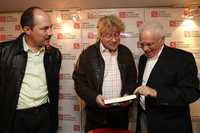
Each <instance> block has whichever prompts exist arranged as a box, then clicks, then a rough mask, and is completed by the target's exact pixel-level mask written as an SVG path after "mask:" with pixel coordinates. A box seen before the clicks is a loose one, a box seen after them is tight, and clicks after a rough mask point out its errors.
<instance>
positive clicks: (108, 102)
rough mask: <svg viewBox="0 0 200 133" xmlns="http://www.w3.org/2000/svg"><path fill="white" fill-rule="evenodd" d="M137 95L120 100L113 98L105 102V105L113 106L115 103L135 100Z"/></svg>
mask: <svg viewBox="0 0 200 133" xmlns="http://www.w3.org/2000/svg"><path fill="white" fill-rule="evenodd" d="M135 98H136V95H127V96H123V97H118V98H111V99H106V100H104V104H113V103H119V102H125V101H128V100H132V99H135Z"/></svg>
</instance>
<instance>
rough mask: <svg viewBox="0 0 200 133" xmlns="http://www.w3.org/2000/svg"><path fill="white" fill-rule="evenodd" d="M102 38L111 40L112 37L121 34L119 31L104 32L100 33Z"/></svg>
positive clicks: (117, 37)
mask: <svg viewBox="0 0 200 133" xmlns="http://www.w3.org/2000/svg"><path fill="white" fill-rule="evenodd" d="M101 36H102V37H103V38H106V39H107V40H112V39H113V38H115V39H119V38H120V36H121V34H120V32H113V33H105V34H102V35H101Z"/></svg>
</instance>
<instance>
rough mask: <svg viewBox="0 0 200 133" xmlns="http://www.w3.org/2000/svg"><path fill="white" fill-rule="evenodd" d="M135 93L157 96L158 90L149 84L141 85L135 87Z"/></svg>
mask: <svg viewBox="0 0 200 133" xmlns="http://www.w3.org/2000/svg"><path fill="white" fill-rule="evenodd" d="M133 93H134V94H140V95H143V96H151V97H157V91H156V90H155V89H153V88H151V87H149V86H145V85H142V86H139V87H137V88H136V89H135V91H134V92H133Z"/></svg>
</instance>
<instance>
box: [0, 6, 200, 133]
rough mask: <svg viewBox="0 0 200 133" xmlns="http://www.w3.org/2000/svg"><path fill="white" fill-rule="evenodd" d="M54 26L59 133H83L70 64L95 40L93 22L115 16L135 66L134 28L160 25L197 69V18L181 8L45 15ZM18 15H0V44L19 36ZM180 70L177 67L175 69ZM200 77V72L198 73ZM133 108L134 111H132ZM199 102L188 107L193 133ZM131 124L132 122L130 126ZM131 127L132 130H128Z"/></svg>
mask: <svg viewBox="0 0 200 133" xmlns="http://www.w3.org/2000/svg"><path fill="white" fill-rule="evenodd" d="M49 14H50V15H51V18H52V22H53V23H54V26H53V32H54V35H53V37H52V40H51V42H52V45H54V46H56V47H58V48H59V49H60V50H61V52H62V56H63V61H62V67H61V71H60V101H59V104H60V105H59V119H60V121H59V122H60V127H59V131H58V132H59V133H80V132H81V131H83V129H82V128H83V127H82V126H83V123H84V110H83V109H82V108H83V107H82V106H83V105H82V104H81V103H80V99H79V98H78V97H77V95H76V93H75V91H74V89H73V80H72V78H71V76H72V72H73V68H74V63H75V62H76V60H77V58H78V56H79V54H80V52H81V51H82V49H84V48H86V47H87V46H89V45H91V44H93V43H94V42H95V40H96V39H95V38H96V29H95V28H96V22H97V20H98V18H99V17H101V16H103V15H107V14H115V15H117V16H119V17H120V18H121V19H122V20H123V21H124V23H125V25H126V30H125V33H123V34H122V41H121V42H122V43H123V44H125V45H127V46H128V47H129V48H130V49H131V51H132V52H133V55H134V57H135V60H136V63H137V62H138V58H139V56H140V55H141V54H142V51H141V50H140V49H139V48H138V47H137V40H138V27H139V26H140V25H142V24H143V23H144V22H145V21H151V20H156V21H160V22H161V23H162V24H163V25H164V26H165V29H166V33H167V37H166V44H167V45H169V46H171V47H177V48H181V49H184V50H187V51H190V52H192V53H193V54H194V56H195V59H196V62H197V66H198V69H200V52H199V51H200V46H199V44H198V42H199V40H200V17H199V18H193V19H190V20H187V19H186V17H187V15H188V11H187V9H183V8H126V9H123V8H121V9H91V10H69V11H56V10H53V11H51V12H49ZM20 15H21V13H2V14H0V41H5V40H10V39H14V38H15V37H16V36H18V35H19V34H20V33H21V29H20V26H19V20H20ZM177 67H181V66H177ZM198 76H199V77H200V71H199V73H198ZM133 108H134V107H133ZM199 110H200V101H197V102H195V103H194V104H192V105H191V115H192V119H193V128H194V133H199V132H200V111H199ZM133 123H134V121H132V124H130V125H133ZM130 127H133V126H130Z"/></svg>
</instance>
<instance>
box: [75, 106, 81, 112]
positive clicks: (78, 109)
mask: <svg viewBox="0 0 200 133" xmlns="http://www.w3.org/2000/svg"><path fill="white" fill-rule="evenodd" d="M74 111H77V112H79V111H80V105H79V104H75V105H74Z"/></svg>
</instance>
